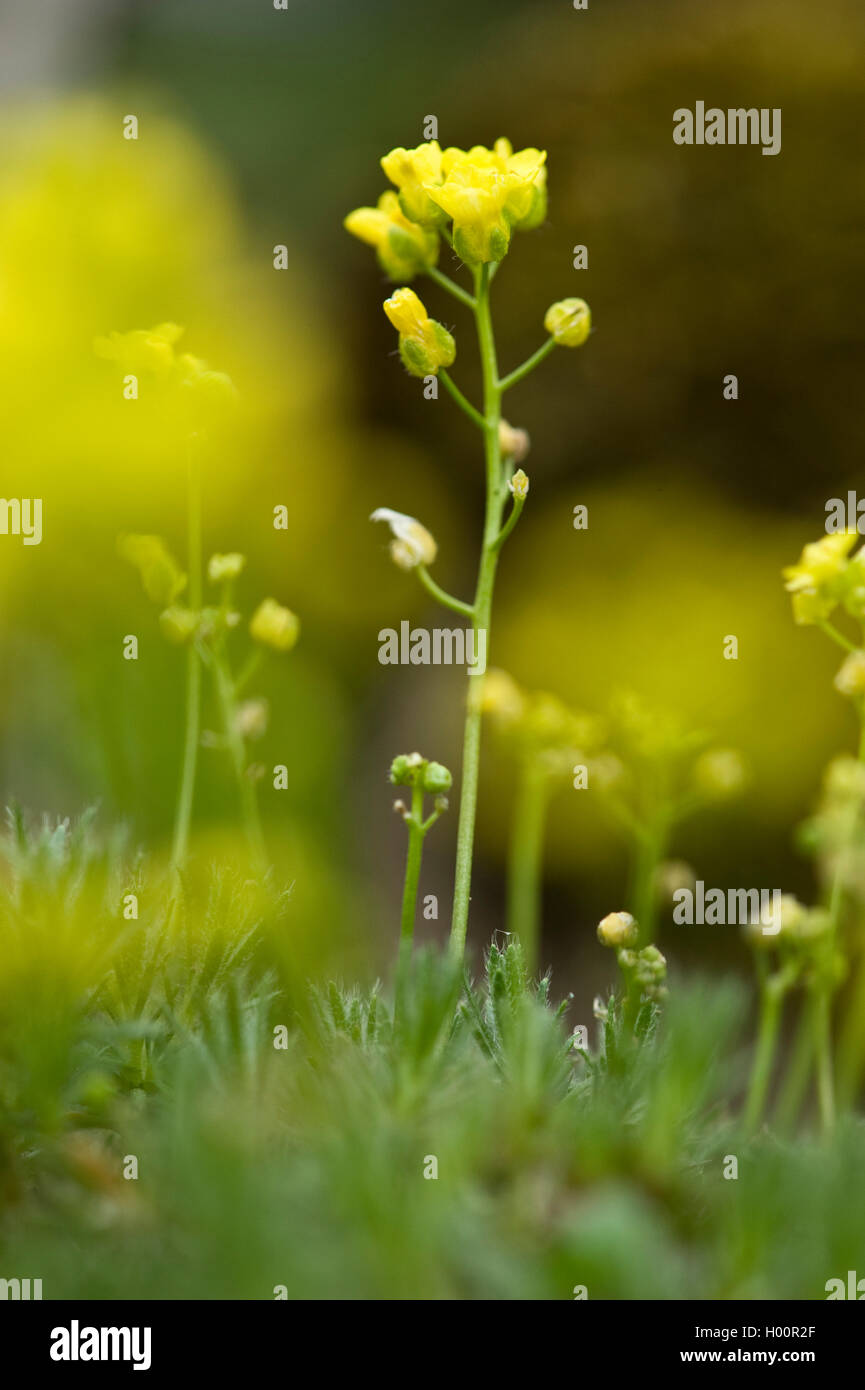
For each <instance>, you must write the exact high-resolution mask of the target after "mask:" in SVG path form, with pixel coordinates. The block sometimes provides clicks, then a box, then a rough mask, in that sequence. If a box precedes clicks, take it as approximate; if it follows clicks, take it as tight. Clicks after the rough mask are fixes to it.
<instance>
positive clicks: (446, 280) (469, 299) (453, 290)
mask: <svg viewBox="0 0 865 1390" xmlns="http://www.w3.org/2000/svg"><path fill="white" fill-rule="evenodd" d="M426 273H427V275H428V276H429V277H430V279H431V280H435V282H436V284H437V285H441V287H442V289H443V290H447V292H448V294H452V295H453V297H454V299H458V300H459V301H460V303H461V304H465V306H466V308H467V309H474V307H475V298H474V295H472V294H469V292H468V290H464V289H463V287H462V285H458V284H457V282H456V280H452V279H451V278H450V276H449V275H445V274H444V273H443V272H442V271H441V270H438V269H437V268H436V267H435V266H434V265H431V266H428V268H427V271H426Z"/></svg>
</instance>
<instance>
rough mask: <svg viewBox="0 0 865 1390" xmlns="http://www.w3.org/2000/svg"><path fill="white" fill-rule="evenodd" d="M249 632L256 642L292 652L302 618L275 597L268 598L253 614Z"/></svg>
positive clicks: (298, 634) (280, 650) (276, 649)
mask: <svg viewBox="0 0 865 1390" xmlns="http://www.w3.org/2000/svg"><path fill="white" fill-rule="evenodd" d="M249 633H250V636H251V637H252V638H253V640H254V641H255V642H261V643H262V645H263V646H265V647H273V648H274V650H275V651H278V652H290V651H291V649H292V647H293V646H294V645H295V644H296V642H297V639H298V637H299V636H300V619H299V618H298V617H297V616H296V614H294V613H292V612H291V610H290V609H289V608H283V606H282V604H280V603H277V601H276V599H275V598H266V599H263V600H262V602H261V603H260V604H259V605H258V608H257V609H256V610H255V612H254V613H253V615H252V621H251V622H250V624H249Z"/></svg>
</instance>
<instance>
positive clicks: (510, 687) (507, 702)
mask: <svg viewBox="0 0 865 1390" xmlns="http://www.w3.org/2000/svg"><path fill="white" fill-rule="evenodd" d="M480 707H481V710H482V712H483V713H484V714H489V715H492V717H493V718H494V719H495V720H497V721H498V722H500V723H501V724H504V725H509V724H516V723H518V722H519V720H521V719H522V717H523V714H524V713H525V707H526V701H525V696H524V694H523V692H522V690H521V689H520V687H519V686H518V685H517V683H516V681H515V680H514V679H513V677H512V676H509V675H508V673H507V671H500V670H498V669H497V668H493V669H492V670H490V671H487V673H486V675H485V676H484V681H483V687H482V690H481V705H480Z"/></svg>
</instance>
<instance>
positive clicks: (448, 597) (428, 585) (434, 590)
mask: <svg viewBox="0 0 865 1390" xmlns="http://www.w3.org/2000/svg"><path fill="white" fill-rule="evenodd" d="M416 573H417V577H418V579H419V580H420V582H421V584H423V586H424V588H425V589H426V591H427V593H428V594H431V595H432V597H433V598H434V599H435V600H436V602H437V603H441V604H442V605H443V606H444V607H445V608H452V609H453V611H454V612H455V613H461V614H462V615H463V617H464V618H473V617H474V609H473V608H472V606H471V604H470V603H463V601H462V599H459V598H454V596H453V594H449V593H446V592H445V590H444V589H442V588H441V587H440V586H439V585H438V584H436V582H435V580H434V579H433V577H432V575H431V574H430V572H429V570H428V569H427V567H426V565H418V566H417V567H416Z"/></svg>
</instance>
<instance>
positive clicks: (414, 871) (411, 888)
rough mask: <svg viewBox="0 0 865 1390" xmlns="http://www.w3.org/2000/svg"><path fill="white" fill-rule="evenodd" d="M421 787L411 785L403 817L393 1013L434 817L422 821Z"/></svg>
mask: <svg viewBox="0 0 865 1390" xmlns="http://www.w3.org/2000/svg"><path fill="white" fill-rule="evenodd" d="M423 795H424V794H423V787H421V786H416V787H412V793H411V811H410V812H409V814H408V815H406V816H405V823H406V825H407V826H408V853H407V855H406V861H405V883H404V885H403V892H402V916H401V919H400V940H399V963H398V966H397V985H396V1004H395V1010H394V1012H395V1014H397V1013H399V1012H400V1010H401V1007H402V1000H403V997H404V994H405V987H406V982H407V979H408V972H409V968H410V964H411V954H412V946H413V944H414V924H415V917H416V916H417V890H418V884H419V883H420V869H421V859H422V857H423V842H424V836H425V835H426V832H427V830H428V829H429V826H430V824H432V822H433V820H434V819H436V818H437V817H436V816H435V813H434V814H433V816H431V817H430V819H429V821H428V822H427V823H426V824H424V822H423Z"/></svg>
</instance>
